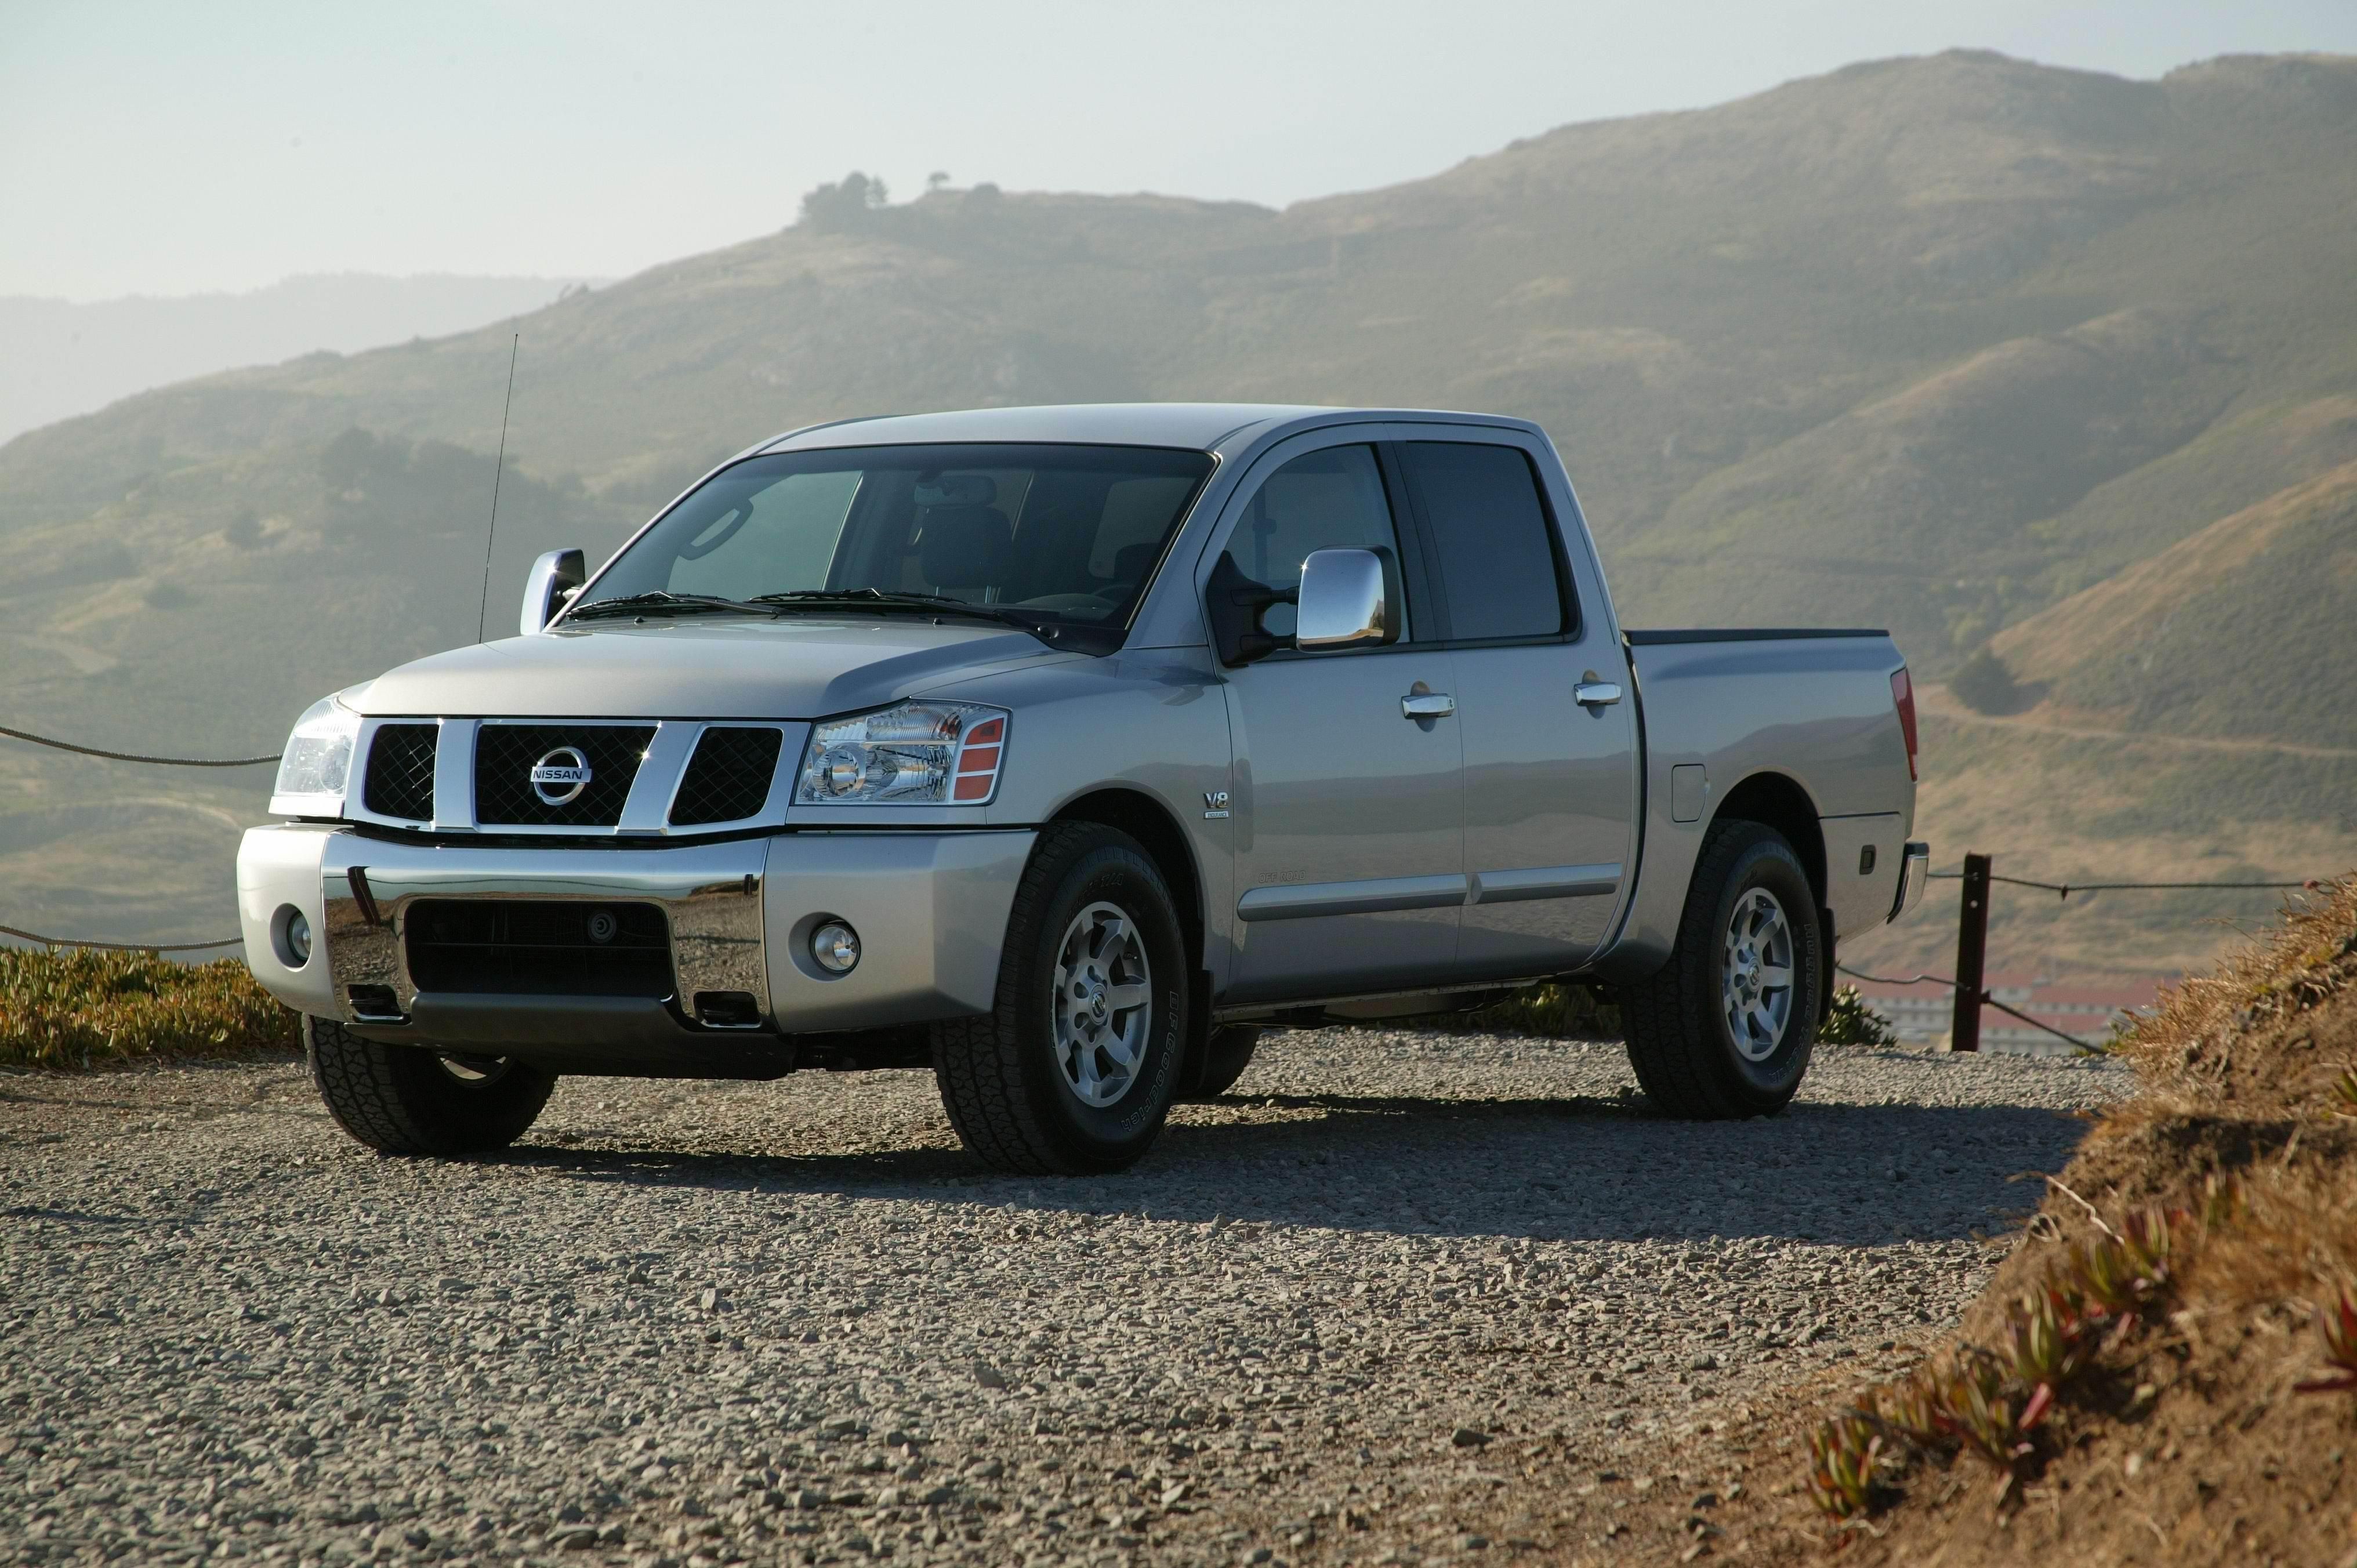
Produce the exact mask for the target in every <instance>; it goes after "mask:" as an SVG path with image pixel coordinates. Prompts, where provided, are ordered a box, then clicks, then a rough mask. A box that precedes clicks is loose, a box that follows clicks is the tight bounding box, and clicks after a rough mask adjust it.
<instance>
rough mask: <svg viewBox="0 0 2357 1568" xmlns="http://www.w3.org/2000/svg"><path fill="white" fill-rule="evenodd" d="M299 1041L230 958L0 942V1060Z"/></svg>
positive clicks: (288, 1019) (207, 1053) (160, 1054)
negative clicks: (186, 958)
mask: <svg viewBox="0 0 2357 1568" xmlns="http://www.w3.org/2000/svg"><path fill="white" fill-rule="evenodd" d="M301 1043H302V1042H301V1036H300V1035H299V1033H298V1025H297V1023H296V1015H294V1014H293V1013H291V1012H289V1011H288V1010H287V1009H286V1008H285V1007H283V1006H281V1005H280V1004H279V1003H278V1002H277V1000H276V999H275V998H274V997H273V996H272V995H271V994H270V993H268V992H266V991H264V990H263V989H262V987H261V986H259V985H257V984H255V983H254V980H253V975H252V974H250V973H248V972H247V971H246V967H245V965H244V964H243V963H242V962H240V961H238V960H236V959H221V960H220V961H216V962H212V963H203V964H185V963H174V962H172V961H169V960H167V959H162V958H157V957H155V956H152V955H150V954H147V953H133V952H99V951H91V950H82V949H65V950H43V949H13V948H12V949H0V1062H5V1063H8V1064H10V1065H12V1066H18V1067H45V1068H67V1067H89V1066H92V1065H95V1064H97V1063H101V1062H108V1061H118V1060H123V1059H125V1058H135V1057H155V1058H171V1057H232V1056H244V1055H247V1054H249V1053H251V1052H254V1051H272V1050H292V1049H294V1048H296V1047H297V1046H299V1045H300V1044H301Z"/></svg>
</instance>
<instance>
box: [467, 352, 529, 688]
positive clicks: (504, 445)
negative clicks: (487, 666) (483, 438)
mask: <svg viewBox="0 0 2357 1568" xmlns="http://www.w3.org/2000/svg"><path fill="white" fill-rule="evenodd" d="M522 349H523V334H522V333H521V332H519V333H517V334H516V335H515V338H514V339H513V341H511V342H510V343H509V344H508V395H507V398H506V400H505V401H504V402H502V403H500V455H499V457H498V459H497V460H496V461H494V462H493V463H492V464H491V526H490V528H489V529H487V530H486V531H485V532H484V533H483V596H482V599H481V600H480V602H479V603H478V604H477V605H476V606H475V640H476V641H477V642H480V641H482V640H483V628H484V626H485V624H486V620H487V618H488V617H489V616H490V613H491V541H493V540H494V539H497V538H498V537H499V536H500V470H501V469H503V468H505V467H507V466H508V410H509V409H511V408H512V407H514V406H515V367H516V355H517V354H518V353H520V352H522Z"/></svg>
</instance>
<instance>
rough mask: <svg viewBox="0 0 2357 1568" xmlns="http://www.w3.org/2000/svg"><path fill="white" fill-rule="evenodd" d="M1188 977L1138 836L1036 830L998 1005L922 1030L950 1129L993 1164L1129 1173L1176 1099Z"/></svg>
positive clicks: (1068, 825) (1158, 879) (1094, 829)
mask: <svg viewBox="0 0 2357 1568" xmlns="http://www.w3.org/2000/svg"><path fill="white" fill-rule="evenodd" d="M1067 959H1070V960H1071V962H1069V963H1067V962H1066V960H1067ZM1060 973H1061V974H1062V976H1063V977H1064V978H1063V979H1062V980H1061V981H1060V980H1059V975H1060ZM1188 979H1189V976H1188V968H1187V948H1186V943H1185V942H1184V941H1183V940H1181V938H1180V934H1179V915H1178V908H1177V906H1176V904H1175V902H1174V901H1173V900H1172V898H1171V897H1170V890H1169V888H1168V886H1167V885H1166V884H1165V883H1164V882H1163V879H1162V874H1161V873H1160V872H1159V871H1158V870H1157V869H1156V868H1155V865H1154V862H1153V861H1152V859H1150V858H1149V857H1148V856H1147V855H1146V852H1145V851H1144V850H1143V849H1141V848H1139V847H1138V844H1137V842H1136V841H1135V839H1132V838H1131V837H1130V836H1129V835H1128V834H1126V833H1124V832H1118V831H1116V830H1114V829H1113V828H1108V827H1103V826H1100V825H1099V824H1097V823H1093V822H1063V823H1058V824H1056V825H1054V826H1051V827H1049V828H1048V829H1047V830H1046V831H1044V832H1041V833H1040V835H1039V844H1038V846H1037V847H1036V848H1035V849H1034V850H1033V851H1032V854H1031V862H1030V864H1029V865H1027V866H1026V867H1025V868H1024V871H1023V880H1022V882H1021V884H1020V885H1019V886H1017V888H1016V892H1015V906H1014V909H1013V912H1012V913H1011V914H1010V915H1009V916H1008V918H1007V922H1006V947H1005V949H1004V950H1002V952H1001V954H1000V957H999V964H998V993H997V1004H996V1007H994V1008H993V1010H992V1011H990V1012H989V1013H986V1014H984V1015H981V1016H980V1017H974V1018H954V1019H951V1020H949V1021H948V1022H945V1023H941V1024H936V1025H935V1026H933V1077H934V1079H935V1081H936V1082H937V1083H938V1084H939V1085H940V1087H941V1091H942V1107H943V1108H944V1109H945V1110H947V1111H948V1112H949V1117H950V1124H951V1125H952V1126H953V1127H955V1128H956V1129H957V1134H958V1136H959V1137H960V1138H961V1139H963V1141H964V1143H965V1146H966V1147H967V1149H969V1150H970V1151H972V1152H973V1154H974V1156H975V1157H976V1158H978V1159H980V1160H981V1161H982V1162H983V1163H984V1164H985V1165H989V1166H990V1167H992V1168H993V1169H995V1170H1001V1171H1006V1172H1009V1173H1013V1174H1017V1175H1025V1176H1047V1175H1057V1176H1082V1175H1090V1174H1096V1173H1103V1172H1107V1171H1118V1170H1125V1169H1127V1168H1128V1167H1129V1166H1131V1165H1135V1164H1136V1163H1137V1162H1138V1161H1139V1160H1140V1159H1142V1158H1143V1157H1144V1156H1145V1155H1146V1150H1148V1149H1150V1148H1152V1147H1153V1146H1154V1140H1155V1139H1156V1138H1157V1137H1158V1136H1159V1135H1160V1134H1161V1132H1162V1123H1163V1122H1164V1121H1165V1119H1167V1118H1168V1115H1169V1114H1170V1103H1171V1101H1172V1100H1173V1099H1174V1098H1175V1096H1176V1094H1177V1091H1178V1087H1179V1071H1180V1069H1181V1068H1182V1066H1183V1065H1184V1058H1185V1054H1186V1041H1187V1027H1188V1018H1187V1009H1188V1001H1189V995H1188V993H1189V985H1188ZM1124 998H1128V999H1131V1000H1129V1002H1128V1003H1127V1004H1124ZM1100 1001H1102V1002H1103V1003H1104V1004H1105V1005H1104V1006H1103V1007H1102V1008H1100V1007H1098V1006H1097V1005H1096V1004H1097V1003H1098V1002H1100Z"/></svg>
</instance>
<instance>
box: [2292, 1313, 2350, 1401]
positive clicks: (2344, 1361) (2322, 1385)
mask: <svg viewBox="0 0 2357 1568" xmlns="http://www.w3.org/2000/svg"><path fill="white" fill-rule="evenodd" d="M2335 1305H2336V1306H2337V1308H2338V1310H2337V1311H2333V1312H2327V1311H2325V1310H2324V1308H2322V1307H2320V1306H2319V1307H2318V1308H2317V1309H2316V1331H2317V1333H2318V1334H2319V1335H2320V1336H2322V1337H2323V1339H2324V1359H2325V1361H2326V1363H2327V1364H2328V1365H2330V1367H2331V1369H2332V1370H2331V1371H2330V1372H2328V1373H2326V1374H2325V1375H2324V1376H2323V1377H2320V1378H2310V1379H2309V1380H2307V1381H2306V1382H2301V1383H2295V1384H2293V1385H2292V1386H2293V1387H2294V1388H2296V1389H2298V1391H2300V1392H2301V1393H2304V1394H2330V1393H2347V1392H2357V1301H2352V1300H2351V1299H2350V1294H2349V1292H2348V1291H2346V1290H2343V1291H2342V1292H2341V1299H2340V1301H2339V1302H2338V1303H2336V1304H2335Z"/></svg>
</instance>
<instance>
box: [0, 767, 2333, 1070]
mask: <svg viewBox="0 0 2357 1568" xmlns="http://www.w3.org/2000/svg"><path fill="white" fill-rule="evenodd" d="M0 736H7V737H9V738H10V739H12V740H21V741H27V742H29V743H30V744H32V745H34V746H50V747H53V748H54V749H56V750H59V751H68V752H72V753H75V754H76V755H78V756H81V757H102V758H104V759H106V760H107V761H110V762H140V763H147V764H150V765H152V766H156V767H160V768H256V767H260V766H261V765H263V764H264V763H270V762H276V761H277V760H278V754H276V753H273V754H272V755H270V756H268V757H146V756H142V755H140V754H138V753H136V752H129V751H108V750H105V749H103V748H102V747H99V746H81V745H78V744H76V743H75V742H73V741H70V740H59V739H58V738H56V737H55V736H45V735H35V734H34V733H32V732H31V731H30V730H21V729H12V728H10V727H8V726H7V725H0ZM1975 861H1978V862H1979V863H1980V864H1979V865H1978V867H1977V868H1976V867H1975V864H1974V863H1975ZM1931 876H1932V880H1935V881H1941V882H1959V881H1964V882H1969V881H1971V880H1973V879H1974V878H1975V876H1977V877H1978V878H1979V879H1980V880H1981V881H1983V882H2002V883H2005V884H2006V885H2007V886H2014V887H2030V888H2036V889H2038V890H2040V891H2041V892H2046V893H2054V894H2058V895H2060V896H2061V898H2062V899H2063V900H2065V901H2068V900H2069V898H2070V897H2071V895H2072V894H2073V893H2127V892H2192V891H2208V892H2247V891H2260V890H2266V891H2277V892H2280V891H2286V890H2291V889H2304V890H2306V891H2309V892H2313V891H2315V890H2316V889H2317V888H2318V887H2319V886H2322V882H2321V879H2319V878H2317V877H2313V876H2311V877H2308V878H2306V879H2304V880H2301V881H2297V882H2046V881H2041V880H2039V879H2037V878H2034V877H2028V876H2005V875H1998V874H1997V873H1996V872H1994V871H1991V870H1989V869H1988V868H1987V857H1986V856H1979V855H1967V856H1966V857H1965V863H1964V869H1963V870H1960V871H1934V872H1932V874H1931ZM1971 904H1972V900H1971V899H1970V897H1969V890H1968V897H1967V898H1966V905H1967V908H1966V911H1965V914H1966V919H1965V922H1964V927H1965V931H1964V934H1965V935H1966V936H1967V937H1969V935H1970V933H1971V930H1972V919H1971V917H1972V915H1973V914H1974V913H1975V910H1974V909H1973V908H1971ZM1976 912H1977V914H1978V916H1979V921H1980V928H1981V932H1980V934H1981V936H1982V938H1983V939H1984V940H1986V927H1987V918H1988V910H1987V905H1986V899H1984V900H1982V901H1981V903H1980V907H1979V908H1978V909H1977V911H1976ZM0 936H9V937H16V938H18V939H20V940H24V941H28V942H38V943H40V944H42V945H43V946H45V947H50V948H96V949H100V950H105V951H109V952H153V953H167V952H204V951H208V950H212V949H215V948H233V947H242V946H243V945H244V943H245V939H244V937H242V936H235V937H224V938H222V939H221V940H218V941H209V942H109V941H99V940H93V939H89V938H81V937H49V936H43V935H41V934H39V933H38V932H35V931H27V930H20V929H17V928H16V927H15V926H0ZM1963 946H1964V944H1960V949H1959V950H1960V951H1961V950H1963ZM1834 967H1835V969H1836V970H1839V971H1840V972H1842V973H1844V974H1846V975H1848V976H1850V977H1851V978H1852V979H1854V980H1864V981H1867V982H1869V983H1873V984H1877V985H1919V984H1923V983H1932V984H1936V985H1944V986H1946V987H1948V988H1949V989H1950V990H1952V991H1961V990H1963V988H1964V982H1962V981H1959V980H1954V979H1951V978H1949V977H1948V976H1946V975H1939V974H1919V975H1916V976H1914V977H1912V978H1911V979H1908V980H1896V979H1892V978H1891V977H1889V976H1888V975H1880V974H1867V973H1866V972H1864V971H1862V970H1855V969H1852V968H1850V967H1849V966H1848V965H1846V964H1841V963H1836V964H1835V965H1834ZM1958 967H1960V968H1970V969H1977V968H1978V964H1977V963H1975V964H1972V965H1959V966H1958ZM1973 989H1974V990H1975V992H1977V993H1978V995H1977V998H1976V1001H1977V1004H1978V1005H1979V1006H1983V1007H1994V1008H1996V1010H1997V1011H1998V1012H2000V1013H2003V1014H2006V1015H2008V1016H2010V1017H2013V1018H2018V1019H2019V1020H2020V1021H2021V1022H2022V1023H2025V1024H2028V1025H2029V1026H2030V1027H2032V1028H2034V1029H2042V1030H2044V1031H2045V1032H2046V1033H2047V1034H2050V1035H2051V1036H2054V1037H2055V1038H2056V1039H2059V1040H2064V1041H2067V1042H2069V1043H2070V1044H2071V1045H2072V1046H2074V1047H2077V1048H2078V1049H2080V1050H2082V1051H2084V1052H2087V1053H2089V1054H2091V1055H2092V1054H2099V1053H2100V1051H2101V1048H2102V1047H2097V1046H2094V1045H2091V1044H2089V1043H2088V1042H2087V1041H2085V1040H2083V1039H2080V1038H2079V1037H2078V1036H2074V1035H2068V1034H2065V1033H2063V1032H2062V1031H2061V1030H2060V1029H2058V1028H2055V1027H2054V1026H2052V1025H2050V1024H2047V1023H2044V1022H2041V1021H2040V1020H2039V1019H2036V1018H2033V1017H2031V1016H2029V1015H2028V1014H2026V1013H2023V1012H2020V1011H2018V1009H2016V1008H2013V1007H2009V1006H2007V1004H2004V1003H2002V1002H1999V1001H1997V1000H1996V998H1995V997H1993V996H1991V995H1989V993H1988V992H1987V991H1986V988H1984V987H1982V986H1981V985H1980V983H1979V980H1978V977H1977V976H1975V980H1974V983H1973ZM1961 1015H1962V1012H1961V1009H1960V1013H1959V1016H1960V1017H1961ZM1977 1032H1978V1031H1977V1028H1975V1030H1974V1031H1973V1033H1974V1035H1975V1046H1974V1047H1958V1048H1960V1049H1971V1048H1975V1047H1976V1045H1977Z"/></svg>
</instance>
